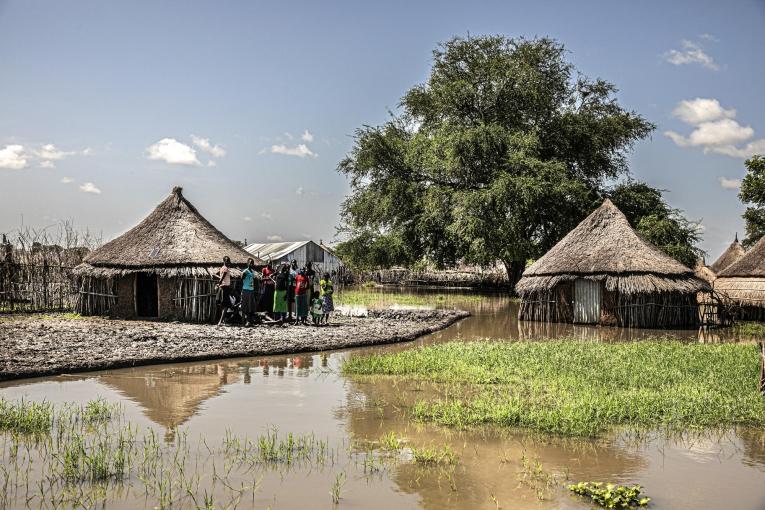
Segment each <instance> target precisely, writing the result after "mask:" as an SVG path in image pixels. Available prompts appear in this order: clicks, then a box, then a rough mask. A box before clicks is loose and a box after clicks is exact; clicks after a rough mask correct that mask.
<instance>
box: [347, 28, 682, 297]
mask: <svg viewBox="0 0 765 510" xmlns="http://www.w3.org/2000/svg"><path fill="white" fill-rule="evenodd" d="M566 56H567V55H566V51H565V49H564V47H563V45H561V44H559V43H558V42H556V41H554V40H551V39H548V38H539V39H531V40H527V39H509V38H505V37H502V36H485V37H468V38H459V37H456V38H453V39H451V40H449V41H448V42H446V43H443V44H441V45H440V46H439V47H438V48H437V49H436V50H435V51H434V52H433V66H432V69H431V73H430V77H429V79H428V81H427V82H426V83H424V84H421V85H417V86H415V87H413V88H412V89H410V90H409V91H408V92H406V94H405V95H404V96H403V98H402V99H401V103H400V113H399V114H391V118H390V119H389V120H388V121H387V122H385V123H384V124H382V125H380V126H364V127H362V128H360V129H358V130H357V131H356V134H355V139H354V145H353V147H352V149H351V151H350V153H349V154H348V155H347V156H346V158H344V159H343V160H342V161H341V162H340V164H339V171H340V172H342V173H344V174H346V175H347V176H348V177H349V179H350V184H351V193H350V195H349V196H348V197H347V198H346V200H345V202H344V204H343V207H342V212H341V215H342V224H341V227H340V233H341V235H345V236H346V237H347V240H346V241H345V242H343V243H342V244H341V246H340V247H339V251H340V252H341V254H342V255H343V256H344V257H346V258H347V259H348V262H349V263H351V264H355V265H359V266H362V267H379V266H390V265H393V264H400V265H411V264H412V263H414V262H416V261H418V260H421V259H423V258H425V259H427V260H429V261H431V262H434V263H435V264H436V265H438V266H446V265H450V264H453V263H455V262H457V261H458V260H462V261H465V262H468V263H475V264H481V265H488V264H493V263H496V262H497V261H501V262H502V263H503V264H504V266H505V268H506V269H507V272H508V276H509V277H510V281H511V284H513V285H514V283H515V282H516V281H517V279H518V278H519V277H520V275H521V273H522V272H523V269H524V267H525V264H526V261H527V260H528V259H530V258H537V257H539V256H541V255H542V254H543V253H544V252H545V251H547V250H548V249H549V248H550V247H552V246H553V245H554V244H555V243H556V242H557V241H558V240H560V239H561V237H563V236H564V235H565V234H566V233H567V232H568V231H569V230H571V229H572V228H573V227H574V226H575V225H576V224H577V223H578V222H579V221H581V220H582V219H583V218H584V217H585V216H586V215H587V214H588V213H589V212H591V211H592V210H593V209H595V208H596V207H597V206H598V205H600V202H601V201H602V200H603V198H604V197H605V196H608V195H609V192H610V191H611V188H609V187H608V183H611V182H614V181H615V180H618V179H619V178H625V177H628V176H629V170H628V166H627V154H628V152H629V151H630V149H631V148H632V146H633V144H634V143H635V142H636V141H638V140H641V139H643V138H645V137H646V136H648V135H649V134H650V133H651V131H652V130H653V129H654V126H653V124H651V123H650V122H648V121H647V120H646V119H644V118H643V117H642V116H641V115H639V114H637V113H635V112H632V111H627V110H625V109H624V108H622V107H621V106H620V105H619V103H618V101H617V100H616V98H615V97H614V95H615V93H616V91H617V90H616V87H615V86H614V85H612V84H611V83H608V82H606V81H604V80H601V79H595V80H591V79H589V78H587V77H584V76H582V75H581V74H579V73H578V72H577V71H576V69H575V68H574V66H573V65H572V64H571V63H570V62H568V61H567V60H566ZM625 186H633V188H625V189H624V190H623V193H622V194H623V195H624V196H625V197H627V196H629V197H631V199H633V201H632V202H630V203H629V207H632V208H634V210H635V211H637V212H635V214H638V212H641V214H642V216H640V218H641V219H642V218H643V216H646V215H645V214H644V213H643V212H644V211H645V210H651V211H652V214H653V213H657V211H658V212H659V213H661V214H659V216H657V217H656V218H654V219H653V220H650V221H649V220H646V224H645V225H644V228H645V230H646V231H647V232H656V233H657V238H658V237H661V236H664V237H666V238H667V239H674V236H677V234H678V233H681V234H684V235H687V234H688V232H687V231H682V228H681V231H682V232H678V231H675V232H674V233H671V232H669V227H670V226H671V227H673V228H675V227H678V226H680V227H683V226H686V227H687V226H688V225H685V224H683V223H682V222H681V221H679V219H678V218H679V217H678V215H677V213H676V212H673V211H671V210H670V209H669V208H668V207H667V206H666V204H665V203H664V202H663V199H662V197H661V192H658V191H656V190H653V191H655V192H657V193H658V197H656V196H655V194H654V195H652V194H651V192H649V191H648V190H650V188H649V187H648V186H646V185H644V184H642V186H643V187H644V189H643V190H642V192H641V193H638V191H639V190H637V189H636V188H634V183H631V184H625ZM617 189H618V188H617ZM617 189H614V190H613V191H614V192H616V191H617ZM630 190H631V192H630V193H628V191H630ZM657 200H658V201H657ZM641 201H647V202H646V203H645V204H643V203H641ZM651 201H653V202H651ZM617 202H618V200H617ZM625 204H626V199H625ZM649 206H650V207H649ZM630 214H632V213H630ZM635 217H637V216H635ZM680 217H681V216H680ZM639 222H640V220H638V224H639ZM667 222H669V223H667ZM659 233H661V235H659ZM681 237H682V236H681ZM687 240H688V241H692V240H693V239H692V237H691V238H688V239H687ZM672 242H674V241H672ZM672 242H669V244H667V245H666V246H670V245H671V244H672ZM683 256H685V255H683Z"/></svg>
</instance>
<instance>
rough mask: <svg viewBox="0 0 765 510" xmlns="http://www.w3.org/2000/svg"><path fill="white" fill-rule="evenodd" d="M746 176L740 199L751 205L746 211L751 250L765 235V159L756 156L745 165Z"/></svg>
mask: <svg viewBox="0 0 765 510" xmlns="http://www.w3.org/2000/svg"><path fill="white" fill-rule="evenodd" d="M744 165H745V166H746V176H745V177H744V179H743V180H742V181H741V190H740V191H739V193H738V198H740V199H741V201H742V202H743V203H745V204H749V205H748V206H747V208H746V211H744V222H745V223H746V238H745V239H744V242H743V244H744V246H745V247H747V248H749V247H750V246H752V245H753V244H754V243H756V242H757V241H759V240H760V238H761V237H762V236H763V234H765V157H763V156H761V155H757V154H755V155H754V156H752V157H751V158H749V159H747V160H746V162H745V163H744Z"/></svg>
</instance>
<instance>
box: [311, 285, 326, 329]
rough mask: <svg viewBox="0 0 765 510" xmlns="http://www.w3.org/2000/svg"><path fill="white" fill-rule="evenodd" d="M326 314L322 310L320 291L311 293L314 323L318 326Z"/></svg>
mask: <svg viewBox="0 0 765 510" xmlns="http://www.w3.org/2000/svg"><path fill="white" fill-rule="evenodd" d="M323 316H324V312H323V311H322V305H321V299H319V293H318V292H317V291H314V293H313V294H312V295H311V318H312V319H313V325H314V326H318V325H319V324H321V319H322V318H323Z"/></svg>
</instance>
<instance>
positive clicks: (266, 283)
mask: <svg viewBox="0 0 765 510" xmlns="http://www.w3.org/2000/svg"><path fill="white" fill-rule="evenodd" d="M262 273H263V286H262V288H263V295H262V296H260V303H259V304H258V311H259V312H266V313H267V314H268V316H269V317H271V318H272V319H273V313H274V283H275V282H274V277H273V275H274V268H273V266H272V265H271V262H269V263H268V265H266V267H264V268H263V271H262Z"/></svg>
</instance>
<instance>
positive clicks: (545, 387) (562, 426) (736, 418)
mask: <svg viewBox="0 0 765 510" xmlns="http://www.w3.org/2000/svg"><path fill="white" fill-rule="evenodd" d="M342 370H343V373H344V374H346V375H353V374H356V375H361V374H385V375H391V376H398V377H403V378H410V379H418V380H427V381H433V382H435V383H439V384H438V385H437V387H438V388H439V389H440V393H441V397H440V398H430V399H428V400H420V401H417V402H415V404H414V405H413V408H412V413H413V415H414V417H415V418H417V419H419V420H423V421H430V422H435V423H439V424H442V425H447V426H453V427H458V428H463V427H468V426H475V425H482V424H492V425H500V426H507V427H521V428H527V429H532V430H537V431H542V432H551V433H556V434H561V435H571V436H597V435H599V434H601V433H603V432H605V431H606V430H607V429H608V428H609V427H611V426H616V425H627V426H635V427H640V428H671V429H673V430H680V429H686V428H704V427H720V426H731V425H751V426H756V427H765V397H762V396H761V395H760V394H759V393H758V391H757V383H758V377H759V354H758V351H757V346H756V345H752V344H717V345H710V344H684V343H680V342H678V341H673V340H662V341H646V342H637V343H624V344H600V343H582V342H580V341H574V340H558V341H548V342H488V341H484V342H471V343H459V342H453V343H448V344H441V345H435V346H430V347H424V348H418V349H410V350H406V351H403V352H400V353H395V354H385V355H370V356H354V357H351V358H349V359H348V360H347V361H346V362H345V364H344V365H343V369H342Z"/></svg>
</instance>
